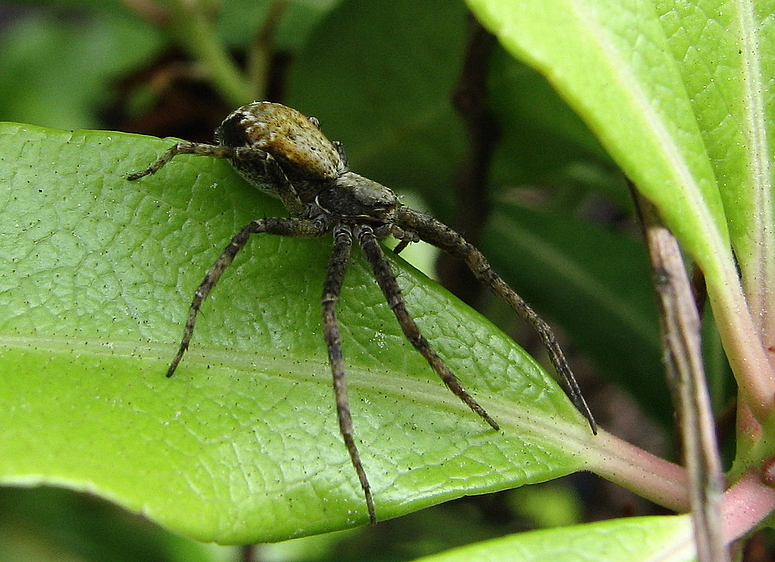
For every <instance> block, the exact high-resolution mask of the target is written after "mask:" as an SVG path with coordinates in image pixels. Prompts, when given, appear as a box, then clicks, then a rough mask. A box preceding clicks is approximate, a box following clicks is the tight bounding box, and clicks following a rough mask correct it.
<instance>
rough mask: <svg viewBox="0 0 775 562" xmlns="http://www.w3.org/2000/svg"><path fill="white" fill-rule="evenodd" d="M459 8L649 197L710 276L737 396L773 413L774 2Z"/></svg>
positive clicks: (474, 0)
mask: <svg viewBox="0 0 775 562" xmlns="http://www.w3.org/2000/svg"><path fill="white" fill-rule="evenodd" d="M468 4H469V5H470V6H471V8H472V9H473V10H474V11H475V13H476V14H477V17H479V18H480V20H481V21H482V22H483V23H484V24H485V25H486V26H487V27H488V28H490V29H491V30H492V31H493V33H495V34H496V35H497V36H498V37H499V39H500V41H501V43H502V44H503V45H504V46H505V47H506V49H507V50H509V52H511V53H512V54H513V55H515V56H517V57H519V58H521V59H522V60H524V61H526V62H527V63H528V64H530V65H532V66H534V67H535V68H536V69H538V70H539V71H540V72H541V73H543V74H544V75H545V76H546V77H547V79H548V80H549V81H550V82H551V83H552V84H553V85H554V86H555V87H556V88H557V90H558V91H559V92H560V94H561V95H562V96H563V97H564V98H565V99H566V100H567V101H568V102H569V104H570V105H571V106H572V107H574V109H576V110H577V112H578V113H579V115H580V116H581V117H582V118H583V119H584V120H585V121H586V123H587V124H588V125H589V127H590V128H591V129H592V130H593V131H594V132H595V134H596V135H597V136H598V138H599V139H600V141H601V143H602V144H603V145H604V146H605V147H606V149H607V150H608V152H609V153H610V154H611V156H612V157H613V158H614V159H615V160H616V162H617V164H619V166H620V167H621V168H622V169H623V170H624V172H625V173H626V174H627V175H628V176H629V177H630V178H631V179H632V180H633V182H634V183H635V185H636V186H637V188H638V189H639V190H640V192H641V193H642V194H643V195H645V196H646V197H647V198H648V199H650V200H651V201H652V202H653V203H654V204H655V205H656V207H657V208H658V210H659V213H660V215H661V217H662V218H663V220H664V221H665V223H666V224H667V226H668V227H669V228H671V229H672V231H673V232H674V233H675V234H676V236H678V238H679V239H680V241H681V244H682V245H683V247H684V248H685V249H686V251H687V252H688V253H689V254H690V255H691V257H692V258H693V259H694V260H695V261H696V263H697V264H698V265H699V267H700V268H701V269H702V272H703V273H704V275H705V280H706V283H707V286H708V295H709V298H710V301H711V303H712V304H713V307H714V314H715V316H716V319H717V321H718V325H719V332H720V334H721V337H722V340H723V342H724V345H725V348H726V351H727V354H728V357H729V359H730V363H731V365H732V367H733V370H734V371H735V374H736V376H737V380H738V384H739V387H740V395H741V400H742V401H743V402H745V403H746V406H747V407H749V408H751V409H752V411H753V412H754V415H755V416H756V418H757V420H758V421H759V422H764V421H765V420H767V419H768V418H770V417H771V415H772V411H773V407H775V405H774V403H773V398H772V396H773V394H775V375H773V373H772V369H771V367H770V365H769V358H768V357H767V352H766V351H765V348H766V347H767V346H768V342H770V341H771V340H772V335H771V334H772V333H775V328H773V325H775V324H773V322H772V317H773V315H772V314H770V313H769V308H770V307H771V305H770V304H769V300H768V297H767V296H766V295H768V294H769V291H768V290H767V287H768V285H769V284H770V283H771V282H772V278H773V272H774V270H775V265H773V263H774V262H773V260H772V258H771V256H772V251H771V248H772V247H773V245H775V242H774V240H775V234H774V233H773V229H772V228H771V225H772V217H773V215H774V214H775V211H773V208H774V207H775V206H774V205H773V197H772V178H773V173H772V169H771V168H772V166H771V162H772V148H771V147H772V140H771V137H772V135H771V134H769V133H768V130H769V128H770V123H771V122H772V111H773V105H772V103H771V101H770V100H771V99H772V94H771V91H772V87H773V86H772V83H771V81H769V80H768V79H767V78H766V77H767V76H769V74H768V73H767V70H768V69H769V68H771V65H772V63H771V60H772V56H771V54H772V52H773V50H775V34H773V32H772V25H773V24H772V18H771V17H770V16H771V14H772V13H773V8H774V7H775V3H773V2H772V1H771V0H767V1H763V2H729V1H719V0H700V1H698V2H693V3H691V4H686V3H685V2H673V1H670V0H665V1H656V2H654V1H651V0H548V1H546V0H469V1H468ZM768 139H770V140H768ZM733 247H734V249H735V252H736V253H735V255H734V256H733ZM735 258H737V260H739V261H736V259H735ZM738 265H739V268H740V271H741V272H742V273H743V275H744V278H743V281H742V284H741V280H740V278H739V276H738ZM743 288H745V293H744V292H743ZM746 297H747V298H748V301H747V302H746ZM762 342H765V343H764V345H762Z"/></svg>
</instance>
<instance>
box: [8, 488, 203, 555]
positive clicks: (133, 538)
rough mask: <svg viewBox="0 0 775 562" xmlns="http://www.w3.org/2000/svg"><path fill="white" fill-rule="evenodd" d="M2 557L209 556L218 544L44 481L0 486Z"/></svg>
mask: <svg viewBox="0 0 775 562" xmlns="http://www.w3.org/2000/svg"><path fill="white" fill-rule="evenodd" d="M0 536H2V537H3V547H2V548H0V561H2V562H25V561H28V560H34V561H35V562H62V561H64V560H67V561H72V562H77V561H84V562H87V561H95V562H98V561H102V560H110V561H111V562H137V561H138V560H142V561H143V562H208V561H212V560H214V558H213V557H212V556H211V555H210V554H209V553H208V551H212V550H213V547H211V546H204V545H201V544H198V543H195V542H193V541H191V540H189V539H185V538H183V537H180V536H178V535H175V534H173V533H168V532H165V531H164V530H162V529H161V528H159V527H157V526H156V525H153V524H152V523H150V522H149V521H147V520H145V519H144V518H143V517H138V516H136V515H134V514H130V513H127V512H126V511H125V510H123V509H119V508H117V507H116V506H115V505H112V504H109V503H108V502H106V501H104V500H100V499H99V498H96V497H93V496H90V495H87V494H78V493H75V492H72V491H70V490H61V489H55V488H49V487H43V488H38V489H33V490H27V489H19V488H8V487H6V488H2V489H0Z"/></svg>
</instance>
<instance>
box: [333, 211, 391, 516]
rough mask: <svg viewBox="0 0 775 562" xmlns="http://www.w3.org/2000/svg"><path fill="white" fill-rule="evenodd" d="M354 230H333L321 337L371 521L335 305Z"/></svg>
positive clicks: (370, 502)
mask: <svg viewBox="0 0 775 562" xmlns="http://www.w3.org/2000/svg"><path fill="white" fill-rule="evenodd" d="M352 243H353V233H352V230H351V229H350V227H348V226H345V225H339V226H337V227H336V228H335V229H334V250H333V252H332V253H331V259H330V261H329V262H328V274H327V275H326V281H325V283H324V285H323V297H322V299H321V301H322V304H323V336H324V338H325V340H326V346H327V347H328V360H329V363H331V372H332V374H333V376H334V395H335V397H336V413H337V416H338V418H339V430H340V432H341V434H342V438H343V439H344V443H345V446H346V447H347V452H348V453H349V454H350V461H351V462H352V465H353V467H354V468H355V472H356V473H357V474H358V480H360V483H361V489H362V490H363V495H364V496H365V497H366V507H367V509H368V511H369V520H370V521H371V523H372V524H375V523H376V522H377V513H376V510H375V509H374V498H373V497H372V494H371V486H370V484H369V479H368V478H367V476H366V470H365V469H364V468H363V463H362V462H361V457H360V454H359V453H358V447H357V446H356V445H355V439H354V438H353V422H352V417H351V416H350V404H349V401H348V399H347V381H346V380H345V376H344V357H343V354H342V338H341V334H340V332H339V324H338V322H337V320H336V304H337V303H338V302H339V295H340V294H341V292H342V282H343V281H344V275H345V272H346V271H347V262H348V261H349V260H350V250H351V249H352Z"/></svg>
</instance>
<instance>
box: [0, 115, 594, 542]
mask: <svg viewBox="0 0 775 562" xmlns="http://www.w3.org/2000/svg"><path fill="white" fill-rule="evenodd" d="M169 144H170V141H161V140H157V139H150V138H145V137H138V136H132V135H126V134H122V133H106V132H83V131H78V132H74V133H68V132H61V131H54V130H49V129H40V128H36V127H32V126H22V125H14V124H5V125H2V128H0V155H1V156H0V181H2V184H1V185H2V186H3V188H2V190H0V263H2V266H3V267H2V270H0V305H1V306H0V310H2V311H3V314H2V315H1V316H0V345H1V348H0V378H2V383H0V482H3V483H6V484H14V485H34V484H39V483H53V484H60V485H64V486H68V487H72V488H77V489H85V490H90V491H92V492H95V493H97V494H100V495H102V496H105V497H108V498H110V499H112V500H114V501H116V502H118V503H120V504H121V505H124V506H126V507H128V508H130V509H133V510H137V511H141V512H143V513H145V514H146V515H148V516H149V517H150V518H152V519H154V520H155V521H158V522H160V523H162V524H163V525H165V526H167V527H169V528H171V529H173V530H176V531H178V532H181V533H184V534H187V535H189V536H191V537H194V538H197V539H200V540H207V541H209V540H215V541H219V542H224V543H239V542H255V541H269V540H280V539H283V538H288V537H291V536H298V535H303V534H309V533H314V532H320V531H325V530H332V529H336V528H343V527H346V526H351V525H355V524H358V523H362V522H364V521H365V520H366V513H365V507H364V504H363V500H362V494H361V491H360V489H359V486H358V484H357V479H356V477H355V475H354V473H353V470H352V468H351V466H350V463H349V460H348V456H347V453H346V451H345V449H344V446H343V445H342V443H341V439H340V436H339V434H338V428H337V424H336V416H335V414H334V402H333V397H332V392H331V390H330V373H329V368H328V365H327V361H326V352H325V348H324V345H323V341H322V336H321V334H320V326H319V324H320V310H319V298H320V292H321V285H322V280H323V277H324V273H325V268H326V264H327V260H328V253H329V247H330V240H328V239H324V240H317V241H305V240H287V239H278V238H273V237H260V238H258V239H256V240H254V241H252V243H251V244H250V245H249V246H248V247H247V248H246V249H245V250H244V251H243V253H242V254H241V255H240V256H239V257H238V259H237V260H236V261H235V263H234V265H233V266H232V267H231V269H229V271H228V272H227V273H226V275H224V278H223V279H222V281H221V284H220V285H219V286H218V287H217V288H216V289H215V291H214V292H213V294H212V295H211V297H210V298H209V300H208V301H207V302H206V303H205V306H204V307H203V309H202V314H201V315H200V321H199V325H198V327H197V332H196V334H195V337H194V341H193V345H192V349H191V350H190V351H189V353H188V354H187V355H186V357H185V358H184V361H183V363H182V364H181V366H180V368H179V370H178V372H177V373H176V375H175V376H174V377H173V378H172V379H166V378H165V377H164V376H163V373H164V371H165V369H166V366H167V364H168V362H169V360H170V359H171V357H172V355H173V354H174V352H175V349H176V345H177V341H178V338H179V337H180V331H181V328H182V324H183V321H184V318H185V314H186V310H187V307H188V303H189V299H190V298H191V294H192V291H193V289H194V288H195V286H196V285H197V283H198V282H199V281H200V279H201V277H202V275H203V272H204V270H205V269H206V268H207V267H208V266H209V265H210V263H211V262H212V261H213V260H214V258H215V257H216V255H217V254H218V252H219V251H220V248H222V247H223V246H224V245H225V244H226V242H227V241H228V239H229V237H230V236H231V235H232V234H233V232H234V231H235V230H236V229H237V228H238V227H239V226H241V225H243V224H245V223H247V222H248V221H249V220H251V219H253V218H256V217H261V216H271V215H277V214H284V211H283V210H282V209H281V208H280V206H279V205H278V204H277V203H276V202H274V201H272V200H269V199H267V198H266V197H264V196H263V195H261V194H259V193H257V192H255V191H254V190H253V189H251V188H250V187H249V186H247V185H246V184H244V183H243V182H242V181H241V180H240V179H239V178H238V177H237V176H236V175H235V174H234V173H233V172H232V171H231V170H230V169H229V167H228V164H226V163H225V162H222V161H214V160H212V159H208V158H197V157H180V158H178V159H176V160H175V161H174V162H173V163H172V164H170V165H169V166H167V167H166V168H164V169H163V170H162V171H161V172H160V173H159V174H157V175H155V176H151V177H147V178H144V179H142V180H140V181H138V182H135V183H130V182H128V181H126V179H125V178H126V175H127V174H128V173H130V172H133V171H136V170H138V169H142V168H143V167H145V166H146V165H147V164H148V163H149V162H150V161H152V160H153V159H154V158H156V156H157V155H159V154H160V153H161V152H162V151H163V150H164V149H166V148H167V147H168V146H169ZM395 264H396V268H397V270H398V271H399V282H400V284H401V285H402V287H403V288H404V290H405V294H406V297H407V304H408V307H409V310H410V311H411V312H412V313H413V314H414V315H415V317H416V318H417V321H418V324H419V325H420V327H421V329H422V330H423V331H424V332H425V334H426V335H427V337H428V338H429V340H430V341H431V342H432V344H433V345H434V346H436V348H437V349H438V350H439V352H440V354H441V355H442V356H443V357H444V358H445V359H446V360H447V361H448V363H449V364H450V366H451V367H452V368H453V370H454V371H455V372H457V373H458V374H459V375H460V377H461V379H462V380H463V382H464V384H466V385H467V386H468V387H469V388H470V389H471V390H472V391H473V392H474V394H475V395H476V396H477V398H478V399H479V400H480V401H481V403H482V404H483V405H484V406H485V407H486V408H487V409H488V411H489V412H490V413H491V414H492V415H493V416H494V417H495V418H496V419H497V420H498V421H499V422H500V424H501V426H502V428H503V429H502V431H501V432H500V433H496V432H493V431H492V430H491V429H489V428H488V427H487V426H486V425H485V424H484V423H482V421H481V420H479V419H478V418H477V417H476V416H475V415H473V414H472V413H471V412H470V411H468V410H467V409H466V408H465V407H464V406H463V405H462V404H461V403H459V401H458V400H457V399H456V398H455V397H454V396H452V395H451V394H450V393H448V392H447V391H446V390H445V389H444V387H443V385H442V384H441V383H440V382H439V381H438V380H437V378H436V377H435V375H434V374H433V372H432V371H431V370H430V368H429V367H428V366H427V365H426V364H425V363H424V361H423V360H422V358H421V357H420V356H419V355H418V354H417V353H415V352H414V351H413V350H412V348H411V346H410V345H409V344H408V343H407V342H406V341H405V340H404V338H403V337H402V335H401V333H400V330H399V329H398V327H397V324H396V322H395V320H394V319H393V318H392V315H391V313H390V311H389V309H388V307H387V306H386V305H385V304H384V303H383V299H382V297H381V295H380V293H379V290H378V289H377V288H376V284H375V283H374V282H373V281H372V280H371V279H370V275H369V274H368V272H367V270H366V268H365V267H364V265H363V263H362V260H361V258H360V257H358V258H356V259H354V263H353V266H352V268H351V271H350V272H349V274H348V276H347V279H346V281H345V289H344V293H343V299H342V303H341V310H340V320H341V323H342V325H343V336H344V351H345V356H346V365H347V372H348V376H349V382H350V391H351V404H352V410H353V416H354V420H355V430H356V434H357V435H356V437H357V440H358V443H359V444H360V448H361V452H362V456H363V460H364V464H365V467H366V470H367V472H368V474H369V476H370V478H371V481H372V485H373V489H374V492H375V496H376V504H377V505H376V506H377V513H378V515H379V517H380V518H383V519H384V518H389V517H394V516H397V515H400V514H402V513H406V512H408V511H410V510H415V509H418V508H421V507H423V506H427V505H431V504H434V503H438V502H441V501H444V500H447V499H450V498H454V497H459V496H461V495H466V494H474V493H482V492H486V491H491V490H498V489H503V488H507V487H513V486H519V485H522V484H526V483H530V482H536V481H542V480H546V479H550V478H553V477H556V476H559V475H562V474H567V473H569V472H573V471H575V470H578V469H580V468H583V467H585V466H586V465H587V463H588V461H589V459H588V458H586V455H587V453H585V451H588V450H589V448H588V445H589V440H590V439H592V436H591V434H590V432H589V428H588V427H587V426H586V424H585V422H584V421H583V419H582V418H581V417H580V415H579V414H578V413H577V412H576V411H575V410H574V409H573V408H572V407H571V406H570V404H569V402H568V400H567V399H566V397H565V396H564V394H563V393H562V392H561V391H560V389H559V388H558V387H557V385H556V384H555V383H554V382H553V381H552V380H551V378H550V377H548V375H546V374H545V373H543V372H542V371H541V370H540V369H538V368H537V367H536V365H535V363H534V362H533V361H532V360H531V359H530V358H529V357H527V356H526V355H525V354H524V352H523V351H522V350H520V349H519V348H518V347H517V346H516V345H515V344H514V343H513V342H512V341H511V340H510V339H508V338H507V337H506V336H504V335H503V334H502V333H501V332H499V331H498V330H497V329H496V328H494V327H493V326H492V325H491V324H490V323H488V322H487V321H486V320H484V319H483V318H482V317H480V316H479V315H478V314H477V313H475V312H473V311H471V310H470V309H468V308H467V307H465V306H464V305H462V304H461V303H459V302H458V301H456V300H455V299H453V298H452V297H451V296H450V295H449V294H447V293H446V292H445V291H443V290H442V289H440V288H439V287H438V286H437V285H436V284H434V283H433V282H431V281H429V280H428V279H426V278H425V277H424V276H422V275H421V274H419V273H417V272H416V271H414V270H413V269H411V268H410V267H408V266H406V265H405V264H404V263H403V262H402V261H401V260H400V259H398V260H395Z"/></svg>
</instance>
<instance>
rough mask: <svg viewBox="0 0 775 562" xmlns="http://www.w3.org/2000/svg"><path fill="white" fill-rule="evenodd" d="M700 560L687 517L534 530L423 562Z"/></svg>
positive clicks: (422, 561)
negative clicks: (697, 556) (696, 554)
mask: <svg viewBox="0 0 775 562" xmlns="http://www.w3.org/2000/svg"><path fill="white" fill-rule="evenodd" d="M695 559H696V558H695V554H694V544H693V542H692V526H691V519H690V518H689V516H688V515H681V516H673V517H629V518H623V519H614V520H611V521H603V522H600V523H589V524H586V525H577V526H575V527H563V528H558V529H546V530H541V531H532V532H529V533H522V534H519V535H511V536H508V537H504V538H502V539H495V540H492V541H487V542H481V543H477V544H474V545H471V546H466V547H462V548H458V549H455V550H451V551H449V552H446V553H443V554H438V555H436V556H428V557H426V558H421V559H419V560H418V561H417V562H458V561H460V562H465V561H468V560H482V561H486V562H501V561H503V562H521V561H531V562H532V561H534V560H552V561H554V562H587V561H589V560H595V562H621V561H622V560H627V562H657V561H659V562H690V561H692V560H695Z"/></svg>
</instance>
